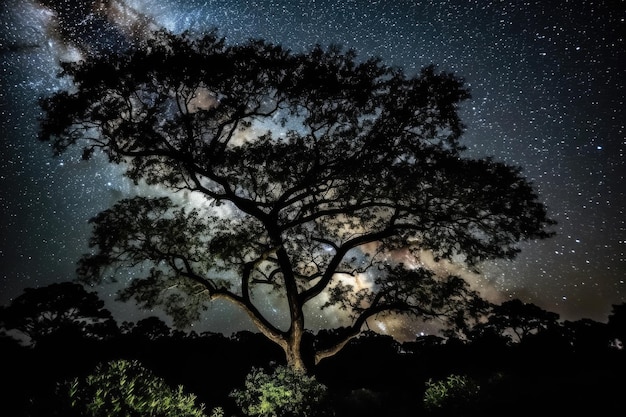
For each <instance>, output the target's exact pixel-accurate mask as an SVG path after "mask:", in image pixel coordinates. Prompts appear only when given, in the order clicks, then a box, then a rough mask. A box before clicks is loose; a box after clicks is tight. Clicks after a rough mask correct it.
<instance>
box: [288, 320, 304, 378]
mask: <svg viewBox="0 0 626 417" xmlns="http://www.w3.org/2000/svg"><path fill="white" fill-rule="evenodd" d="M303 334H304V332H303V331H302V329H300V328H299V326H296V327H294V328H292V329H291V331H290V332H289V336H288V338H287V344H286V346H285V347H284V348H283V350H284V351H285V356H286V358H287V365H288V366H289V367H290V368H291V369H294V370H296V371H300V372H307V366H306V363H305V361H304V357H303V352H302V336H303Z"/></svg>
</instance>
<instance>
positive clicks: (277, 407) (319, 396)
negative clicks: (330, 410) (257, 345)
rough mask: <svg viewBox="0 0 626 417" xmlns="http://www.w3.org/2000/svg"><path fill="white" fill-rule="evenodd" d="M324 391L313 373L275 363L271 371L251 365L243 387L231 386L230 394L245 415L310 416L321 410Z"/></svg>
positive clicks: (324, 395) (271, 416) (324, 396)
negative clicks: (311, 374) (233, 387)
mask: <svg viewBox="0 0 626 417" xmlns="http://www.w3.org/2000/svg"><path fill="white" fill-rule="evenodd" d="M326 394H327V389H326V386H325V385H323V384H321V383H319V382H318V381H317V380H316V379H315V377H312V376H307V375H306V374H304V373H303V372H299V371H295V370H292V369H291V368H288V367H286V366H278V367H277V368H276V369H275V370H274V372H273V373H271V374H269V373H266V372H265V371H263V370H262V369H259V368H252V371H250V373H249V374H248V375H247V376H246V380H245V388H244V389H242V390H234V391H233V392H232V393H231V394H230V396H231V397H232V398H234V400H235V403H236V404H237V406H238V407H240V408H241V410H242V411H243V412H244V413H245V414H247V415H249V416H259V417H261V416H262V417H285V416H301V417H311V416H317V415H321V414H323V409H324V407H322V404H323V403H324V401H325V399H326Z"/></svg>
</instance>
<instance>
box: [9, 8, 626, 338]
mask: <svg viewBox="0 0 626 417" xmlns="http://www.w3.org/2000/svg"><path fill="white" fill-rule="evenodd" d="M46 5H52V6H50V7H48V6H46ZM0 7H1V12H0V13H1V14H0V31H1V34H0V138H1V149H2V158H1V161H0V304H3V305H6V304H7V303H9V302H10V301H11V300H12V299H13V298H15V297H16V296H18V295H20V294H21V293H22V290H23V289H24V288H25V287H31V288H33V287H39V286H45V285H48V284H51V283H53V282H61V281H67V280H71V279H73V277H74V269H75V262H76V261H77V260H78V258H79V257H80V255H81V254H82V253H84V252H86V251H87V250H88V248H87V239H88V237H89V233H90V229H89V226H88V224H87V221H88V219H89V218H91V217H92V216H94V215H95V214H96V213H98V212H99V211H101V210H104V209H106V208H108V207H109V206H110V205H112V203H114V202H115V201H117V200H118V199H120V198H124V197H128V196H131V195H134V194H135V193H138V192H139V193H142V192H146V190H140V189H136V188H135V187H134V186H133V185H132V184H130V183H129V182H128V181H127V180H126V179H124V178H123V177H122V176H121V169H120V168H119V167H116V166H113V165H110V164H108V163H106V162H104V161H102V160H98V159H97V158H96V159H95V160H92V161H89V162H83V161H81V160H80V158H79V154H78V151H79V150H78V149H77V150H76V152H75V153H72V152H69V153H67V154H64V155H63V156H62V157H60V158H53V156H52V152H51V151H50V149H49V147H48V145H47V144H44V143H39V142H38V141H37V139H36V134H37V117H38V116H39V115H40V112H39V110H38V107H37V103H36V99H37V98H38V97H40V96H42V95H46V94H49V93H52V92H54V91H56V90H58V89H59V88H63V87H64V85H63V84H62V83H61V82H60V81H59V80H58V79H57V78H56V77H55V74H56V73H57V71H58V69H59V67H58V65H57V63H58V60H59V59H62V60H76V59H80V58H81V56H84V54H85V53H87V52H88V51H91V52H98V53H105V54H106V53H110V52H112V51H115V50H119V49H121V48H125V47H127V46H128V45H129V44H130V43H132V41H133V39H137V38H141V37H143V36H146V34H147V32H148V31H149V30H152V29H156V28H161V27H165V28H167V29H169V30H172V31H174V32H181V31H183V30H187V29H189V30H192V31H197V32H201V31H203V30H208V29H211V28H214V27H217V28H218V29H219V31H220V34H221V35H224V36H226V38H227V41H229V42H239V41H242V40H245V39H248V38H257V37H261V38H265V39H267V40H269V41H272V42H275V43H280V44H282V45H283V46H285V47H286V48H289V49H292V50H294V51H298V50H302V49H308V48H310V47H311V46H313V45H314V44H316V43H319V44H321V45H329V44H331V43H333V44H340V45H343V46H344V47H346V48H354V49H355V50H356V51H357V53H358V55H359V56H361V57H364V58H365V57H370V56H380V57H381V58H383V60H384V62H385V63H387V64H391V65H395V66H401V67H403V68H404V69H405V71H406V72H408V73H414V72H416V71H417V70H419V69H420V68H421V67H422V66H424V65H428V64H430V63H434V64H436V65H438V67H439V68H440V69H441V70H446V71H452V72H454V73H456V74H457V75H459V76H461V77H463V78H465V80H466V82H467V84H468V85H469V86H470V88H471V91H472V99H471V100H469V101H468V102H467V103H465V105H464V107H463V109H462V117H463V120H464V121H465V123H466V125H467V132H466V134H465V136H464V139H463V141H464V144H465V145H466V146H467V147H468V155H469V156H486V155H493V156H494V158H495V159H497V160H502V161H505V162H507V163H510V164H514V165H520V166H522V167H523V168H524V171H523V172H524V173H525V175H526V176H527V177H528V178H530V179H531V180H532V181H533V183H534V184H535V186H536V189H537V191H538V192H539V194H540V196H541V199H542V200H543V201H544V202H545V204H546V205H547V207H548V209H549V214H550V216H551V217H552V218H553V219H555V220H556V221H557V222H558V225H557V226H556V227H555V228H554V230H555V231H556V233H557V235H556V236H555V237H554V238H551V239H549V240H546V241H540V242H528V243H525V244H523V245H522V253H521V254H520V255H519V257H518V258H517V259H516V260H515V261H513V262H509V261H506V262H505V261H501V262H495V263H489V264H486V265H484V266H483V268H482V272H483V274H482V275H481V276H470V275H471V274H469V273H468V274H467V277H468V279H469V280H470V281H471V282H472V284H473V285H476V286H477V288H480V289H481V291H483V293H484V294H485V296H486V297H488V298H489V299H491V300H494V301H503V300H506V299H509V298H520V299H522V300H523V301H525V302H532V303H535V304H537V305H539V306H540V307H542V308H544V309H546V310H549V311H553V312H556V313H559V314H560V315H561V318H562V319H566V320H577V319H580V318H591V319H594V320H598V321H606V319H607V317H608V314H609V313H610V310H611V305H612V304H618V303H622V302H625V301H626V282H625V281H626V274H625V272H626V256H625V255H624V252H625V251H626V224H625V219H626V216H625V213H624V210H625V207H626V198H625V191H626V184H625V180H626V179H625V178H624V177H625V174H626V169H625V168H626V167H625V164H624V157H625V152H626V127H625V125H626V114H625V113H624V99H625V81H624V80H625V79H626V71H625V69H626V45H625V44H624V35H623V34H624V33H626V22H625V18H626V2H625V1H616V0H612V1H584V0H571V1H567V0H560V1H539V0H536V1H517V0H509V1H495V0H494V1H486V0H474V1H468V0H457V1H417V0H414V1H402V0H397V1H393V2H392V1H383V0H381V1H365V0H363V1H360V0H339V1H338V0H289V1H286V0H285V1H278V0H276V1H263V0H258V1H243V0H232V1H228V0H226V1H216V0H213V1H211V0H206V1H205V0H198V1H194V0H128V1H124V0H101V1H97V0H67V1H65V2H64V1H62V0H54V1H52V0H40V1H35V0H4V1H3V2H2V5H1V6H0ZM101 292H102V294H103V296H104V297H105V298H107V300H108V302H109V303H111V301H110V300H112V296H111V295H110V294H111V293H112V292H113V288H111V287H109V288H105V289H101ZM109 305H110V308H112V309H113V310H114V313H115V314H117V315H118V317H120V318H121V319H126V318H130V319H136V318H137V317H140V316H139V315H138V314H137V313H136V312H135V311H134V310H133V309H132V307H130V306H119V305H115V304H112V303H111V304H109ZM231 313H232V311H231V310H229V309H228V308H226V307H223V306H216V307H215V308H214V309H212V310H209V314H210V315H211V316H210V318H209V319H208V320H207V321H206V323H205V324H204V325H203V326H202V330H213V331H228V330H231V329H237V328H238V327H241V326H244V327H245V323H244V322H243V321H241V319H240V318H238V316H237V315H233V314H231ZM145 314H148V313H145ZM329 323H330V324H333V323H332V322H329ZM411 331H413V332H415V333H416V334H417V333H418V332H419V331H420V329H419V328H412V329H411Z"/></svg>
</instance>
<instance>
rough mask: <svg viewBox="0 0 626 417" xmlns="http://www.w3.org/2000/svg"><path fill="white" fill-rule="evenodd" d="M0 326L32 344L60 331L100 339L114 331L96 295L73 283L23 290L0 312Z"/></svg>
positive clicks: (101, 302)
mask: <svg viewBox="0 0 626 417" xmlns="http://www.w3.org/2000/svg"><path fill="white" fill-rule="evenodd" d="M0 327H4V328H5V329H7V330H9V329H16V330H19V331H21V332H23V333H25V334H26V335H28V336H29V337H30V339H31V342H32V343H33V344H36V343H37V342H39V341H41V340H42V339H44V338H46V337H48V336H51V335H55V334H59V333H60V332H63V334H64V335H74V336H81V337H89V338H95V339H102V338H106V337H109V336H114V335H116V334H117V331H118V329H117V324H116V323H115V320H113V317H112V316H111V313H110V312H109V311H108V310H107V309H105V308H104V302H103V301H102V300H101V299H100V298H98V295H97V294H96V293H95V292H88V291H86V290H85V289H84V288H83V286H82V285H81V284H78V283H74V282H61V283H55V284H51V285H48V286H46V287H40V288H26V289H25V290H24V293H23V294H22V295H20V296H18V297H17V298H15V300H13V301H12V302H11V304H10V305H9V306H8V307H2V308H1V309H0Z"/></svg>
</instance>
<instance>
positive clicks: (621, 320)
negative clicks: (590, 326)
mask: <svg viewBox="0 0 626 417" xmlns="http://www.w3.org/2000/svg"><path fill="white" fill-rule="evenodd" d="M607 324H608V330H609V332H610V335H611V337H613V338H615V339H618V340H620V341H621V343H622V346H624V345H625V344H626V303H622V304H613V306H612V310H611V314H610V315H609V321H608V323H607Z"/></svg>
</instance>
